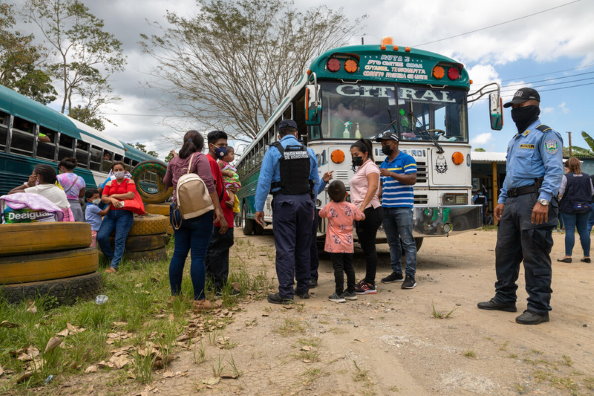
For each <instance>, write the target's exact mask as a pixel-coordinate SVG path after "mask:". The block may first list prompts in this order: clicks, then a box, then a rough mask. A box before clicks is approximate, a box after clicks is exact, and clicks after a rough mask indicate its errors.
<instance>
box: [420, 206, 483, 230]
mask: <svg viewBox="0 0 594 396" xmlns="http://www.w3.org/2000/svg"><path fill="white" fill-rule="evenodd" d="M481 210H482V207H481V206H480V205H456V206H440V207H415V208H414V209H413V211H414V212H413V224H414V225H413V235H414V236H415V237H426V236H447V235H450V234H455V233H458V232H462V231H469V230H474V229H477V228H479V227H481V226H482V225H483V222H482V212H481Z"/></svg>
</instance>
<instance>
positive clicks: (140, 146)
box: [128, 142, 159, 158]
mask: <svg viewBox="0 0 594 396" xmlns="http://www.w3.org/2000/svg"><path fill="white" fill-rule="evenodd" d="M128 144H129V145H130V146H132V147H134V148H135V149H137V150H140V151H142V152H143V153H147V154H148V155H152V156H153V157H155V158H159V153H157V152H156V151H154V150H147V149H146V144H142V143H139V142H136V143H134V144H132V143H128Z"/></svg>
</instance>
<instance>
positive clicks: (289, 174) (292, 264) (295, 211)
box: [255, 120, 320, 304]
mask: <svg viewBox="0 0 594 396" xmlns="http://www.w3.org/2000/svg"><path fill="white" fill-rule="evenodd" d="M278 131H279V141H278V142H275V143H273V144H272V145H271V146H270V148H269V149H268V150H267V151H266V154H265V155H264V160H263V161H262V167H261V169H260V177H259V178H258V186H257V187H256V197H255V207H256V214H255V218H256V221H257V222H258V224H260V225H261V226H262V227H264V226H266V224H265V223H264V203H265V202H266V197H267V196H268V194H270V193H271V194H272V195H274V200H273V201H272V213H273V216H272V227H273V229H274V243H275V247H276V274H277V277H278V283H279V286H278V293H273V294H269V295H268V302H269V303H271V304H291V303H293V297H294V295H297V296H299V297H300V298H305V299H306V298H309V292H308V291H309V286H308V284H309V277H310V267H309V266H310V249H311V238H312V235H311V234H312V232H311V231H312V222H313V217H314V210H315V207H314V203H313V200H312V190H314V189H315V187H317V186H318V185H319V183H320V182H319V175H318V163H317V161H316V157H315V154H314V152H313V150H311V149H308V148H306V147H305V146H304V145H303V144H302V143H300V142H299V140H298V137H299V132H298V130H297V123H296V122H295V121H293V120H282V121H281V122H280V123H279V125H278ZM295 279H297V287H296V289H293V284H294V280H295Z"/></svg>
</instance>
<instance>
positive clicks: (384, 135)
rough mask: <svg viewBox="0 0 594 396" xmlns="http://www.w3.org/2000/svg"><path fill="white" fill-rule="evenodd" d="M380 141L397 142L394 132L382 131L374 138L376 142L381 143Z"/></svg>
mask: <svg viewBox="0 0 594 396" xmlns="http://www.w3.org/2000/svg"><path fill="white" fill-rule="evenodd" d="M382 140H395V141H398V135H397V134H396V132H392V131H383V132H381V133H380V134H379V135H377V136H376V137H375V141H376V142H381V141H382Z"/></svg>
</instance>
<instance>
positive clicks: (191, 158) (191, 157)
mask: <svg viewBox="0 0 594 396" xmlns="http://www.w3.org/2000/svg"><path fill="white" fill-rule="evenodd" d="M195 155H196V153H194V154H192V155H191V156H190V165H188V171H187V172H186V174H188V173H190V169H192V160H193V159H194V156H195Z"/></svg>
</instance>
